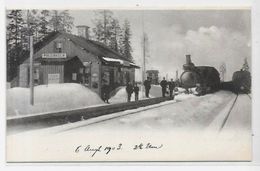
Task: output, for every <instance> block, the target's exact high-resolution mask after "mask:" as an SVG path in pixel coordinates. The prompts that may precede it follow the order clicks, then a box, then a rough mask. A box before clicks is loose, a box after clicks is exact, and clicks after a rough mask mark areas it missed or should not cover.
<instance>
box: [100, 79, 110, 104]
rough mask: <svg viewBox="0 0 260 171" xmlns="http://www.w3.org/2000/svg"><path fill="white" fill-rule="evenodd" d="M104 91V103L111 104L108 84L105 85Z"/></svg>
mask: <svg viewBox="0 0 260 171" xmlns="http://www.w3.org/2000/svg"><path fill="white" fill-rule="evenodd" d="M102 91H103V100H104V102H106V103H109V102H108V99H109V92H110V86H109V85H108V84H104V85H103V87H102Z"/></svg>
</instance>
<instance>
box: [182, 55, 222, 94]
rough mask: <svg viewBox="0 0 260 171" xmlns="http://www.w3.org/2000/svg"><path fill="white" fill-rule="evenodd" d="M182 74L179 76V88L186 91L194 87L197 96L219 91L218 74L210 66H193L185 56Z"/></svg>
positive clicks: (188, 56)
mask: <svg viewBox="0 0 260 171" xmlns="http://www.w3.org/2000/svg"><path fill="white" fill-rule="evenodd" d="M183 69H184V72H183V73H182V74H181V76H180V82H181V86H182V87H183V88H185V89H186V90H188V89H189V88H193V87H196V91H197V92H198V95H204V94H207V93H212V92H214V91H217V90H219V87H220V77H219V72H218V71H217V70H216V69H215V68H214V67H211V66H195V65H194V64H193V63H192V62H191V59H190V55H186V64H184V65H183Z"/></svg>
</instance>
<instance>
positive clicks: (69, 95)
mask: <svg viewBox="0 0 260 171" xmlns="http://www.w3.org/2000/svg"><path fill="white" fill-rule="evenodd" d="M102 104H104V102H103V101H102V100H101V99H100V97H99V95H97V94H96V93H95V92H93V91H91V90H90V89H89V88H87V87H84V86H82V85H80V84H74V83H64V84H49V85H39V86H35V88H34V105H33V106H32V105H30V89H29V88H21V87H16V88H11V89H8V90H7V116H19V115H26V114H36V113H43V112H50V111H60V110H67V109H76V108H82V107H88V106H95V105H102Z"/></svg>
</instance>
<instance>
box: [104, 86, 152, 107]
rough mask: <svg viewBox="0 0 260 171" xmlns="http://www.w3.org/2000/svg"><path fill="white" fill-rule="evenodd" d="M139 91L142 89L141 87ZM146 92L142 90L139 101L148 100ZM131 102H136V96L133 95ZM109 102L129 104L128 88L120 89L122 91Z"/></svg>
mask: <svg viewBox="0 0 260 171" xmlns="http://www.w3.org/2000/svg"><path fill="white" fill-rule="evenodd" d="M139 89H141V88H140V87H139ZM143 94H144V92H143V93H142V92H141V90H140V91H139V94H138V96H139V100H142V99H147V98H146V97H144V95H143ZM150 98H153V96H151V95H150ZM131 101H135V94H134V93H132V96H131ZM109 102H110V103H112V104H114V103H124V102H127V92H126V87H125V86H124V87H120V89H119V90H118V92H117V93H116V94H115V95H114V96H112V97H111V98H110V99H109Z"/></svg>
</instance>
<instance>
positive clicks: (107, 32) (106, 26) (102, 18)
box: [93, 10, 114, 46]
mask: <svg viewBox="0 0 260 171" xmlns="http://www.w3.org/2000/svg"><path fill="white" fill-rule="evenodd" d="M113 20H114V19H113V12H112V11H109V10H102V11H98V12H96V13H95V19H94V20H93V23H94V25H95V27H94V28H93V32H94V35H95V40H96V41H98V42H101V43H104V44H105V45H107V46H109V44H110V41H111V35H112V34H113V33H112V22H113Z"/></svg>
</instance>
